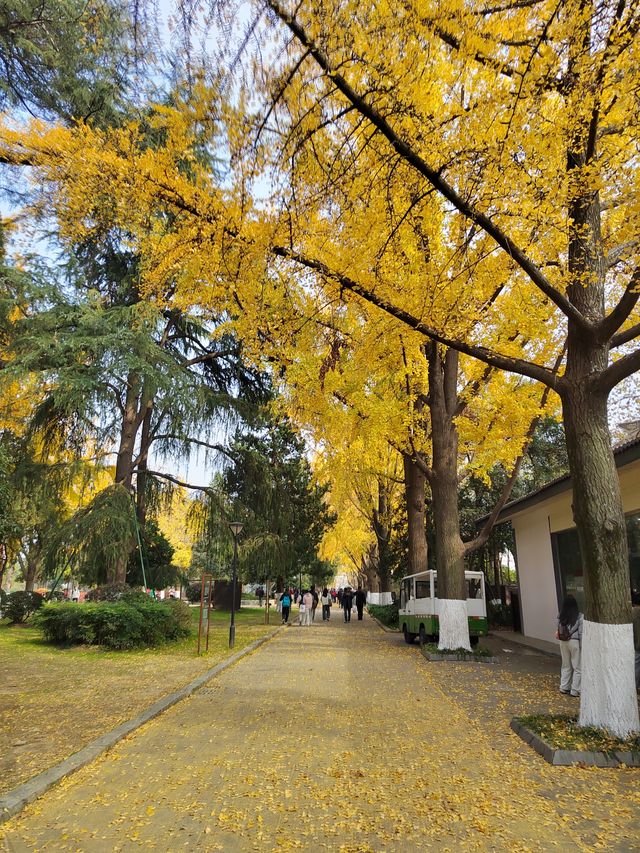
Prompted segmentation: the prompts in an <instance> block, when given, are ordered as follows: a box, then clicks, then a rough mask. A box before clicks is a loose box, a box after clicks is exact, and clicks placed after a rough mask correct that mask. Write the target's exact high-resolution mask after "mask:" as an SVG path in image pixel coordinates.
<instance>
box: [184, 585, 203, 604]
mask: <svg viewBox="0 0 640 853" xmlns="http://www.w3.org/2000/svg"><path fill="white" fill-rule="evenodd" d="M201 590H202V583H201V582H200V581H198V583H190V584H189V586H188V587H187V588H186V590H185V595H186V596H187V600H188V601H190V602H191V604H200V593H201Z"/></svg>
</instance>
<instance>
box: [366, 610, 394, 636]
mask: <svg viewBox="0 0 640 853" xmlns="http://www.w3.org/2000/svg"><path fill="white" fill-rule="evenodd" d="M367 615H368V617H369V619H373V621H374V622H375V623H376V625H377V626H378V628H382V630H383V631H386V633H387V634H399V633H400V628H390V627H389V626H388V625H385V624H384V623H382V622H381V621H380V620H379V619H376V617H375V616H372V615H371V613H369V611H368V610H367Z"/></svg>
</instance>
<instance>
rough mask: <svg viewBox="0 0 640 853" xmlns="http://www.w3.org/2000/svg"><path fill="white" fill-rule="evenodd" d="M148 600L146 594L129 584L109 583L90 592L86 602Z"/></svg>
mask: <svg viewBox="0 0 640 853" xmlns="http://www.w3.org/2000/svg"><path fill="white" fill-rule="evenodd" d="M148 598H149V596H148V595H147V594H146V592H144V591H143V590H142V589H139V588H138V587H132V586H129V584H128V583H108V584H105V585H104V586H97V587H96V588H95V589H91V590H89V592H88V593H87V594H86V596H85V601H145V600H148Z"/></svg>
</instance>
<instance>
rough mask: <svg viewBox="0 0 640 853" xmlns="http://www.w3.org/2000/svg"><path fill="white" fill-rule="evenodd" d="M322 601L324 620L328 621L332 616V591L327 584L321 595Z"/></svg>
mask: <svg viewBox="0 0 640 853" xmlns="http://www.w3.org/2000/svg"><path fill="white" fill-rule="evenodd" d="M320 603H321V604H322V621H323V622H328V621H329V617H330V616H331V593H330V592H329V590H328V589H327V588H326V586H325V588H324V589H323V590H322V595H321V596H320Z"/></svg>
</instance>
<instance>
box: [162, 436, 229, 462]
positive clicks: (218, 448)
mask: <svg viewBox="0 0 640 853" xmlns="http://www.w3.org/2000/svg"><path fill="white" fill-rule="evenodd" d="M161 439H171V440H174V441H186V442H188V443H189V444H197V445H198V446H199V447H206V448H207V450H216V451H217V452H218V453H223V454H224V455H225V456H228V457H229V459H233V456H232V455H231V454H230V453H229V450H228V449H227V448H226V447H224V446H223V445H222V444H211V443H210V442H208V441H202V439H200V438H190V437H189V436H184V435H176V434H175V433H170V432H165V433H159V434H158V435H154V436H153V438H152V439H151V441H150V442H149V443H150V444H151V443H152V442H154V441H160V440H161Z"/></svg>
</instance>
